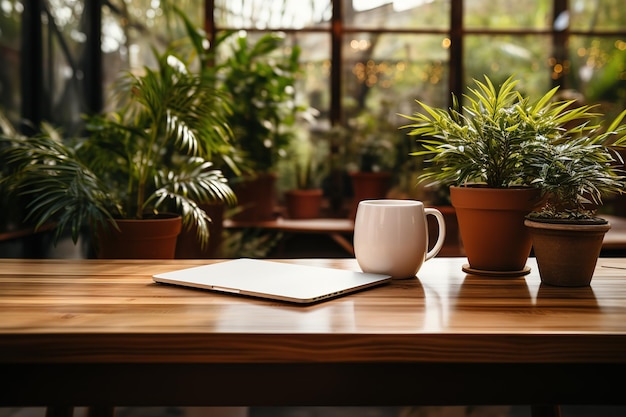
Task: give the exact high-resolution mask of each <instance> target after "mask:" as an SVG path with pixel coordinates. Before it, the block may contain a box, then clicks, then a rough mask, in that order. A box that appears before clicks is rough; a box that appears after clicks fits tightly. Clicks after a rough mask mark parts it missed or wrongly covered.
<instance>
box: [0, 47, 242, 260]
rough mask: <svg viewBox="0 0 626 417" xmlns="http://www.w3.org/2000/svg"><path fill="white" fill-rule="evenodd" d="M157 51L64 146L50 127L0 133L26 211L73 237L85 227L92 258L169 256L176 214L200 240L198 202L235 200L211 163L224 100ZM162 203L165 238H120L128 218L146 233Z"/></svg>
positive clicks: (224, 140) (224, 138)
mask: <svg viewBox="0 0 626 417" xmlns="http://www.w3.org/2000/svg"><path fill="white" fill-rule="evenodd" d="M155 54H156V53H155ZM156 58H157V61H158V68H157V69H156V70H152V69H149V68H145V69H144V73H143V74H142V75H134V74H132V73H127V74H125V75H124V76H122V77H120V79H119V83H118V84H117V85H116V86H115V91H116V104H117V107H116V108H117V110H116V111H113V112H110V113H107V114H102V115H95V116H92V117H90V118H88V122H87V125H88V130H89V133H90V134H89V136H88V137H87V138H86V139H85V140H83V141H78V142H77V143H76V144H73V145H72V144H69V143H67V142H64V141H62V140H61V138H60V137H56V136H55V135H54V134H51V133H50V131H48V133H47V134H46V133H44V134H41V135H38V136H36V137H33V138H25V137H7V136H3V137H2V138H0V141H1V143H2V146H1V147H0V160H2V161H3V165H5V164H6V166H8V167H10V168H9V169H8V170H6V171H5V173H3V175H5V176H4V177H3V178H2V179H1V181H2V183H3V184H4V187H5V189H7V190H8V191H10V192H11V193H12V194H13V195H16V196H24V197H26V198H28V199H29V200H30V202H29V203H28V205H27V211H28V218H29V219H34V220H35V221H36V223H37V225H39V226H40V225H42V224H44V223H46V222H48V221H55V222H56V224H57V225H58V227H57V233H56V237H57V239H58V238H59V237H60V236H61V235H62V233H64V232H65V231H66V230H68V229H69V230H71V234H72V238H73V239H74V241H75V242H76V241H77V239H78V237H79V235H80V232H81V230H82V228H83V227H84V226H89V227H90V228H91V230H92V233H93V234H94V236H95V240H94V244H95V245H96V247H97V254H98V256H99V257H113V258H118V257H119V258H128V257H142V258H153V257H158V258H162V257H170V258H171V257H173V256H174V250H175V245H176V237H177V235H178V233H179V232H180V230H181V223H182V224H184V226H185V227H192V226H195V227H196V230H197V237H198V239H199V240H200V241H201V242H202V243H203V244H206V243H207V241H208V238H209V222H210V218H209V217H208V216H207V214H206V212H205V211H204V210H202V209H201V208H200V207H199V205H198V203H199V202H203V201H215V200H218V201H225V202H228V203H231V204H232V203H234V202H235V201H236V199H235V196H234V194H233V192H232V190H231V188H230V186H229V185H228V183H227V180H226V178H225V177H224V176H223V174H222V172H221V171H220V170H217V169H214V168H213V167H212V162H211V159H213V158H219V155H220V152H224V149H227V148H228V141H229V137H230V129H229V126H228V123H227V120H226V112H227V109H228V101H227V99H226V98H225V97H224V96H223V95H222V94H221V93H220V92H219V91H217V90H216V89H215V88H214V80H212V79H210V78H209V77H206V76H204V75H201V74H196V73H193V72H191V71H190V70H189V67H188V65H187V63H185V62H184V61H183V60H182V59H180V58H178V57H177V55H176V53H175V52H173V51H167V52H165V53H164V54H162V55H157V56H156ZM169 212H175V213H177V214H176V215H174V216H173V220H172V221H173V226H171V229H170V230H169V231H168V232H166V235H167V236H168V237H170V238H173V241H171V240H170V241H169V242H168V243H167V245H166V248H165V249H164V251H163V252H157V249H156V246H154V245H153V244H151V243H148V242H147V241H145V240H143V239H145V238H141V237H137V235H136V233H138V232H133V234H134V237H132V240H130V241H127V240H126V235H125V233H124V232H125V230H126V227H127V226H128V227H129V228H130V229H131V230H135V229H136V228H137V227H138V226H137V225H136V223H139V224H140V225H142V226H145V225H147V229H148V231H149V232H150V233H154V231H155V228H156V226H157V225H160V224H162V223H166V222H168V220H169V219H165V218H164V217H172V216H170V215H166V214H165V213H169ZM136 221H139V222H136ZM128 223H130V225H129V224H128ZM157 239H158V240H165V237H159V238H157ZM110 241H112V243H113V246H112V247H111V248H109V247H108V246H106V245H105V242H110ZM135 249H138V250H139V252H138V253H137V254H133V253H132V251H133V250H135Z"/></svg>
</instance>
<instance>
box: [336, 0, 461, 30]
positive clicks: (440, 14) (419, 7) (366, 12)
mask: <svg viewBox="0 0 626 417" xmlns="http://www.w3.org/2000/svg"><path fill="white" fill-rule="evenodd" d="M343 13H344V19H345V22H346V26H347V27H358V28H362V29H383V28H384V29H399V28H405V29H416V28H417V29H434V28H437V29H447V28H448V27H449V26H450V23H449V22H450V0H343Z"/></svg>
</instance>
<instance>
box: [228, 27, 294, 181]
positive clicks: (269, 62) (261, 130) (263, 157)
mask: <svg viewBox="0 0 626 417" xmlns="http://www.w3.org/2000/svg"><path fill="white" fill-rule="evenodd" d="M231 35H232V34H228V36H224V37H223V38H221V39H219V40H218V41H217V42H216V45H217V47H223V46H225V45H226V44H227V42H226V41H227V40H228V41H232V42H233V43H232V45H231V51H230V54H229V55H228V57H227V59H226V60H225V61H224V62H222V63H220V65H218V67H217V73H218V78H219V80H220V82H219V86H220V88H221V89H222V90H223V91H224V92H226V93H227V94H229V95H230V96H231V97H232V113H231V114H230V116H229V117H228V122H229V124H230V126H231V127H232V129H233V132H234V137H235V142H234V144H235V147H236V148H237V149H239V150H240V151H241V152H242V153H243V155H244V157H245V158H246V159H247V160H248V161H249V162H250V164H249V168H250V169H251V170H253V171H255V172H269V171H272V170H274V169H275V168H276V164H277V162H278V160H279V159H280V158H281V157H283V156H285V154H286V150H287V148H288V146H289V144H290V142H291V141H292V140H293V137H294V132H293V126H294V123H295V121H296V116H297V114H298V112H299V111H300V110H302V108H301V107H299V106H298V105H297V104H296V98H295V82H296V77H297V76H298V74H299V73H300V67H299V62H298V61H299V56H300V48H299V47H297V46H294V47H292V48H291V50H290V51H289V52H287V53H285V50H284V45H283V43H284V38H283V37H282V36H280V35H278V34H274V33H268V34H265V35H263V36H261V37H260V38H259V39H258V40H257V41H256V42H251V41H250V39H249V38H248V36H247V35H245V34H239V35H238V36H237V37H236V38H235V39H234V40H233V39H232V36H231Z"/></svg>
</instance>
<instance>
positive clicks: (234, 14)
mask: <svg viewBox="0 0 626 417" xmlns="http://www.w3.org/2000/svg"><path fill="white" fill-rule="evenodd" d="M331 16H332V5H331V1H330V0H307V1H303V0H238V1H233V0H216V1H215V24H216V25H217V26H218V27H220V28H237V29H303V28H314V27H329V22H330V19H331Z"/></svg>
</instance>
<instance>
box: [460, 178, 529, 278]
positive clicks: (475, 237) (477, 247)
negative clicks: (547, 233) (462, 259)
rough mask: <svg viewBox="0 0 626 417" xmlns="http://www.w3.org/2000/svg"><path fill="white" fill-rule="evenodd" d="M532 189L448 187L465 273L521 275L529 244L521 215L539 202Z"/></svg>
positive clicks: (523, 272) (527, 233) (524, 268)
mask: <svg viewBox="0 0 626 417" xmlns="http://www.w3.org/2000/svg"><path fill="white" fill-rule="evenodd" d="M539 196H540V194H539V191H538V190H536V189H534V188H521V187H520V188H486V187H471V186H470V187H450V201H451V203H452V206H454V208H455V210H456V215H457V219H458V222H459V233H460V235H461V240H462V242H463V247H464V249H465V253H466V255H467V259H468V261H469V265H467V266H466V267H464V268H463V269H464V270H465V271H466V272H468V273H475V274H483V275H523V274H526V273H528V271H529V269H528V268H527V267H526V261H527V259H528V256H529V255H530V249H531V246H532V242H531V238H530V233H529V231H528V229H527V228H526V227H525V226H524V220H525V216H526V215H527V214H528V213H530V212H531V211H533V209H534V208H536V207H537V206H538V205H539Z"/></svg>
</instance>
